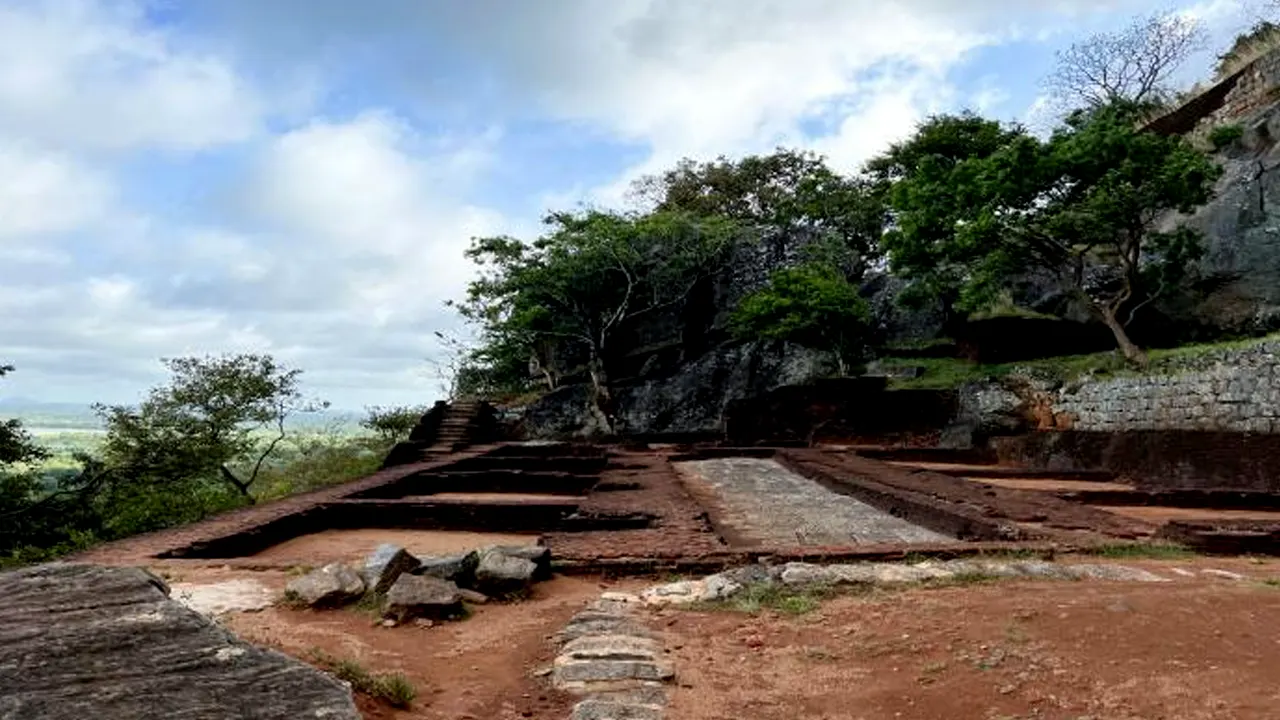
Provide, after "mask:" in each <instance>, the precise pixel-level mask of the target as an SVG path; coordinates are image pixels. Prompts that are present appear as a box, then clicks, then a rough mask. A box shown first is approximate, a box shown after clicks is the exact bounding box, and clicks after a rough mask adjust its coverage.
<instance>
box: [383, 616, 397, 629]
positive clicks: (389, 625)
mask: <svg viewBox="0 0 1280 720" xmlns="http://www.w3.org/2000/svg"><path fill="white" fill-rule="evenodd" d="M379 624H380V625H382V627H385V628H393V627H395V626H396V625H398V624H399V623H397V622H396V621H395V620H391V619H390V618H388V619H386V620H383V621H382V622H381V623H379Z"/></svg>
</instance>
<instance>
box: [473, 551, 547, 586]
mask: <svg viewBox="0 0 1280 720" xmlns="http://www.w3.org/2000/svg"><path fill="white" fill-rule="evenodd" d="M537 572H538V565H537V564H536V563H534V562H533V561H532V560H526V559H524V558H520V557H512V556H510V555H507V554H505V553H503V552H500V551H498V550H496V549H494V550H490V551H488V552H485V553H483V554H481V556H480V563H479V564H478V565H477V566H476V579H475V589H477V590H479V591H481V592H483V593H487V594H489V595H509V594H511V593H516V592H520V591H522V590H524V589H526V588H528V587H529V585H530V584H532V583H533V580H534V576H535V575H536V574H537Z"/></svg>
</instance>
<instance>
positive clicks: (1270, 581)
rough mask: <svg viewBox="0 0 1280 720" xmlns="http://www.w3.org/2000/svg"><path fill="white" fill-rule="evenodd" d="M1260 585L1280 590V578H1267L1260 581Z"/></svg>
mask: <svg viewBox="0 0 1280 720" xmlns="http://www.w3.org/2000/svg"><path fill="white" fill-rule="evenodd" d="M1262 584H1263V585H1266V586H1267V587H1273V588H1280V578H1267V579H1266V580H1263V581H1262Z"/></svg>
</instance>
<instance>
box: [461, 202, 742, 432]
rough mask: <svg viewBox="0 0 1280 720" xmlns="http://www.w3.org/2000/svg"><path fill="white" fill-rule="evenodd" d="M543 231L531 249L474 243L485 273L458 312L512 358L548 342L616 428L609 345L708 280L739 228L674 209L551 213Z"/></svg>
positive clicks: (495, 240) (498, 241) (499, 241)
mask: <svg viewBox="0 0 1280 720" xmlns="http://www.w3.org/2000/svg"><path fill="white" fill-rule="evenodd" d="M546 224H547V227H548V232H547V233H546V234H544V235H543V236H542V237H540V238H538V239H537V240H536V241H534V242H533V243H529V244H526V243H523V242H521V241H519V240H516V239H514V238H510V237H492V238H478V239H476V240H475V241H473V244H472V246H471V249H470V250H468V252H467V254H468V256H469V257H471V258H472V259H473V260H475V261H476V262H477V263H478V264H479V265H480V266H481V268H482V275H481V277H480V278H479V279H477V280H475V281H473V282H472V283H471V285H470V287H469V288H468V294H467V298H466V299H465V301H463V302H462V303H461V304H459V309H460V311H461V312H462V314H463V315H464V317H466V318H468V319H470V320H473V321H475V322H477V323H478V324H479V325H480V326H481V329H482V332H483V335H484V341H485V344H486V345H487V346H488V347H491V348H493V347H496V348H500V349H502V350H503V352H504V353H507V358H508V359H510V358H512V357H513V356H514V357H519V354H523V355H524V358H525V360H526V362H527V360H528V358H529V357H530V355H531V354H533V353H534V352H535V350H536V349H537V348H538V346H539V344H541V343H543V342H547V341H550V342H553V343H556V344H558V345H561V346H564V347H566V348H568V350H567V352H568V353H570V354H577V355H578V356H580V357H581V359H582V362H583V364H584V365H585V368H586V370H587V372H588V373H589V375H590V377H591V382H592V387H593V390H594V397H595V406H596V409H597V410H598V412H599V413H600V417H599V418H598V419H599V420H600V421H601V422H602V423H603V424H604V425H605V426H606V427H612V422H613V421H612V408H611V405H610V403H611V389H610V388H611V384H610V371H611V365H612V361H613V360H614V355H613V352H614V345H615V342H614V341H615V339H616V338H617V337H618V336H619V335H620V334H622V333H624V332H626V331H627V330H629V329H634V323H636V322H637V321H639V320H642V319H643V318H644V317H645V316H647V315H649V314H651V313H654V312H656V311H659V310H663V309H666V308H671V307H674V306H675V305H677V304H679V303H681V302H683V301H684V300H685V299H686V298H687V297H688V296H689V294H690V292H691V291H692V290H693V289H694V287H695V286H696V285H697V284H698V283H699V282H700V281H701V280H703V279H705V278H709V277H711V276H712V275H713V274H714V273H715V272H716V270H717V268H719V267H720V265H721V264H722V263H723V262H724V260H725V258H726V255H727V252H728V250H729V249H730V248H731V247H732V244H733V242H734V240H735V239H736V238H737V237H738V226H737V225H736V224H735V223H734V222H732V221H730V220H728V219H726V218H720V217H700V216H695V215H692V214H690V213H687V212H674V211H660V212H655V213H649V214H622V213H608V212H600V211H587V212H582V213H557V214H553V215H550V216H548V218H547V219H546ZM517 353H518V354H517Z"/></svg>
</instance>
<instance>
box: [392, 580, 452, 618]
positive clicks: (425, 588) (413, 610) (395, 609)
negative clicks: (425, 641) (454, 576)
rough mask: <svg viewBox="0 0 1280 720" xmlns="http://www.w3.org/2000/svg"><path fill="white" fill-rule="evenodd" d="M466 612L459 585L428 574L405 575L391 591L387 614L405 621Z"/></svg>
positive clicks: (444, 616)
mask: <svg viewBox="0 0 1280 720" xmlns="http://www.w3.org/2000/svg"><path fill="white" fill-rule="evenodd" d="M461 611H462V595H461V593H459V592H458V586H457V585H454V584H453V583H451V582H449V581H448V580H441V579H440V578H436V577H430V576H428V575H401V576H400V577H399V579H397V580H396V582H395V584H394V585H392V586H391V590H390V591H389V592H388V593H387V602H386V605H385V606H384V607H383V611H382V614H383V616H384V617H387V618H390V619H392V620H395V621H396V622H405V621H406V620H411V619H413V618H419V617H422V618H429V619H433V620H437V619H444V618H447V617H451V616H453V615H457V614H458V613H460V612H461Z"/></svg>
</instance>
